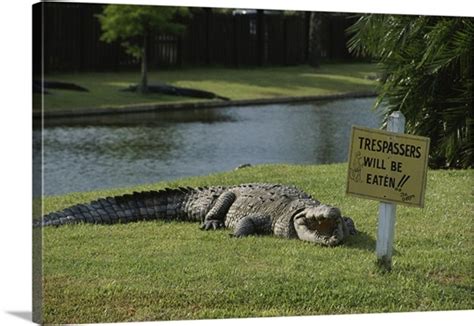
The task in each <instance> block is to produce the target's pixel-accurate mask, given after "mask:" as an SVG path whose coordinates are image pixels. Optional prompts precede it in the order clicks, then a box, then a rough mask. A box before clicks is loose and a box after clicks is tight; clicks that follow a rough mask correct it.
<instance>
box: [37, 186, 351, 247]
mask: <svg viewBox="0 0 474 326" xmlns="http://www.w3.org/2000/svg"><path fill="white" fill-rule="evenodd" d="M153 219H160V220H181V221H199V222H201V223H202V224H201V228H202V229H204V230H211V229H218V228H223V227H226V228H230V229H233V235H234V236H236V237H242V236H247V235H251V234H274V235H276V236H279V237H285V238H299V239H301V240H304V241H309V242H313V243H317V244H321V245H326V246H335V245H338V244H340V243H342V242H343V241H344V240H345V239H346V238H347V237H348V236H349V235H351V234H355V233H356V230H355V227H354V223H353V221H352V220H351V219H350V218H348V217H342V216H341V212H340V210H339V209H338V208H335V207H332V206H328V205H323V204H321V203H320V202H319V201H317V200H315V199H313V198H311V196H309V195H308V194H306V193H304V192H302V191H300V190H299V189H297V188H295V187H292V186H284V185H277V184H243V185H238V186H230V187H220V186H217V187H205V188H201V187H200V188H178V189H165V190H161V191H147V192H140V193H137V192H135V193H133V194H131V195H123V196H116V197H107V198H101V199H98V200H96V201H93V202H90V203H89V204H85V205H82V204H80V205H75V206H71V207H69V208H66V209H64V210H62V211H59V212H54V213H50V214H47V215H45V216H43V218H42V219H41V221H36V222H35V223H34V224H33V225H34V226H50V225H52V226H59V225H63V224H71V223H82V222H85V223H96V224H113V223H128V222H133V221H139V220H153Z"/></svg>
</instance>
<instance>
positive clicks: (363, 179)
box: [346, 126, 430, 207]
mask: <svg viewBox="0 0 474 326" xmlns="http://www.w3.org/2000/svg"><path fill="white" fill-rule="evenodd" d="M429 143H430V139H429V138H425V137H419V136H412V135H407V134H400V133H395V132H388V131H382V130H379V129H369V128H363V127H356V126H354V127H352V135H351V144H350V148H349V168H348V176H347V187H346V193H347V194H350V195H355V196H360V197H363V198H369V199H376V200H379V201H382V202H389V203H397V204H402V205H409V206H417V207H423V205H424V195H425V188H426V171H427V165H428V151H429Z"/></svg>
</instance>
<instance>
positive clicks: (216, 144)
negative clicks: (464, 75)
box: [34, 99, 381, 195]
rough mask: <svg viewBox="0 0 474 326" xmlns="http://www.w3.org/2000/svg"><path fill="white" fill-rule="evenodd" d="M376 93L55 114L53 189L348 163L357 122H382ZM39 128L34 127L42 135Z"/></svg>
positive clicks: (48, 184)
mask: <svg viewBox="0 0 474 326" xmlns="http://www.w3.org/2000/svg"><path fill="white" fill-rule="evenodd" d="M373 101H374V100H373V99H355V100H343V101H333V102H324V103H323V102H319V103H313V104H297V105H288V104H284V105H265V106H256V107H230V108H213V109H199V110H189V111H175V112H161V113H146V114H132V115H131V114H127V115H116V116H110V117H91V118H81V119H76V118H75V119H69V120H61V121H60V120H56V119H55V120H51V121H50V122H48V123H47V124H46V128H45V130H44V133H43V135H44V192H45V194H46V195H51V194H60V193H67V192H73V191H86V190H92V189H97V188H110V187H119V186H127V185H133V184H140V183H150V182H157V181H161V180H169V179H174V178H179V177H184V176H192V175H206V174H209V173H211V172H217V171H225V170H230V169H233V168H235V167H236V166H238V165H240V164H243V163H251V164H260V163H299V164H319V163H332V162H344V161H345V160H346V158H347V150H348V148H347V147H348V143H349V137H350V129H351V126H352V125H354V124H356V125H361V126H367V127H374V128H377V127H378V126H379V125H380V121H381V119H380V117H378V116H377V115H376V114H374V112H373V111H371V107H372V104H373ZM40 135H41V134H40V131H39V130H34V137H35V140H34V141H36V142H38V141H39V139H40Z"/></svg>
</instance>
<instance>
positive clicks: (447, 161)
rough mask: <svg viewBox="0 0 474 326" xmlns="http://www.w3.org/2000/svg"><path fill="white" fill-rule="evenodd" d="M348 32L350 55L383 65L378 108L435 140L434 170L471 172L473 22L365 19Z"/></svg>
mask: <svg viewBox="0 0 474 326" xmlns="http://www.w3.org/2000/svg"><path fill="white" fill-rule="evenodd" d="M349 32H351V33H355V34H354V35H353V37H352V38H351V39H350V41H349V49H350V51H351V52H354V53H356V54H360V55H368V56H370V57H372V58H374V59H376V60H377V61H378V62H379V63H380V67H381V69H382V72H383V76H384V77H383V78H382V82H381V85H380V88H379V97H378V100H377V102H376V107H379V106H380V104H381V103H384V106H385V107H386V108H387V109H388V110H387V111H388V112H387V114H386V117H388V115H390V113H392V112H393V111H396V110H400V111H402V112H403V114H404V115H405V116H406V120H407V125H406V129H407V131H408V132H409V133H413V134H418V135H422V136H427V137H429V138H430V139H431V142H430V148H431V149H430V165H431V166H432V167H438V168H439V167H464V168H467V167H473V165H474V159H473V154H474V146H473V143H474V141H473V139H474V138H473V135H472V131H473V130H472V129H473V113H474V110H473V109H474V108H473V94H474V82H473V81H474V80H473V78H474V77H473V76H474V68H473V57H474V38H473V35H474V19H472V18H455V17H428V16H396V15H363V16H361V17H360V19H359V20H358V21H357V22H356V23H355V24H354V25H353V26H352V27H351V28H350V29H349Z"/></svg>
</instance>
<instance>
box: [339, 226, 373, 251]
mask: <svg viewBox="0 0 474 326" xmlns="http://www.w3.org/2000/svg"><path fill="white" fill-rule="evenodd" d="M375 243H376V241H375V238H374V237H372V236H370V235H369V234H368V233H366V232H362V231H358V232H357V234H356V235H354V236H352V237H349V239H348V240H347V241H346V243H345V246H346V247H349V248H356V249H360V250H366V251H374V252H375Z"/></svg>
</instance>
